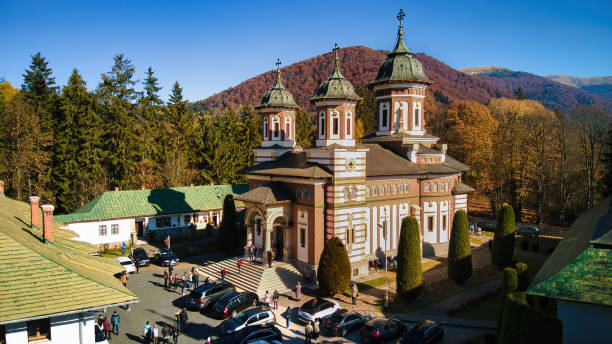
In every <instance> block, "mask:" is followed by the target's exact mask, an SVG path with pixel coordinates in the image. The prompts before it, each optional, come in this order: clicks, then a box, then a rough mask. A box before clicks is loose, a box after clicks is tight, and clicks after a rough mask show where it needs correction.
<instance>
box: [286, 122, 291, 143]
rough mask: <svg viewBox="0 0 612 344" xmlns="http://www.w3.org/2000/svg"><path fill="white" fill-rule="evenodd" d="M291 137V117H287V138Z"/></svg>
mask: <svg viewBox="0 0 612 344" xmlns="http://www.w3.org/2000/svg"><path fill="white" fill-rule="evenodd" d="M291 138H292V137H291V117H285V140H287V139H291Z"/></svg>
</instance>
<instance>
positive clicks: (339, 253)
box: [317, 237, 351, 296]
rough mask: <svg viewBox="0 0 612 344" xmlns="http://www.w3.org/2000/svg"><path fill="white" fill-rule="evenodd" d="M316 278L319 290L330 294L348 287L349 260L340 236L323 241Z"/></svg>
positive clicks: (349, 275) (349, 280)
mask: <svg viewBox="0 0 612 344" xmlns="http://www.w3.org/2000/svg"><path fill="white" fill-rule="evenodd" d="M317 280H318V281H319V287H320V289H321V292H322V293H324V294H327V295H330V296H333V295H336V294H340V293H342V291H344V290H345V289H347V288H349V287H350V282H351V262H350V260H349V256H348V252H347V251H346V247H344V244H343V243H342V240H340V238H338V237H333V238H331V239H329V240H327V242H326V243H325V246H324V247H323V252H322V253H321V259H320V260H319V268H318V271H317Z"/></svg>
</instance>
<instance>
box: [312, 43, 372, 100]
mask: <svg viewBox="0 0 612 344" xmlns="http://www.w3.org/2000/svg"><path fill="white" fill-rule="evenodd" d="M334 52H335V53H336V57H335V59H334V70H333V71H332V73H331V75H330V76H329V78H327V80H325V81H323V83H322V84H321V86H319V88H318V89H317V90H316V91H315V94H314V95H313V96H312V97H310V100H311V101H317V100H332V99H339V100H354V101H357V100H360V99H361V97H360V96H358V95H357V93H355V89H354V88H353V84H351V82H350V81H348V80H347V79H346V78H345V77H344V76H343V75H342V72H341V71H340V59H339V58H338V45H337V44H336V47H335V48H334Z"/></svg>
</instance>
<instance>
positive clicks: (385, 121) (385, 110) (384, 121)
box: [379, 103, 389, 130]
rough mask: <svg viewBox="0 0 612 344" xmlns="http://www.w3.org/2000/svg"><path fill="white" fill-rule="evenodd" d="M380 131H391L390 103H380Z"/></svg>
mask: <svg viewBox="0 0 612 344" xmlns="http://www.w3.org/2000/svg"><path fill="white" fill-rule="evenodd" d="M379 116H380V119H379V120H380V122H379V123H380V130H383V129H389V103H380V115H379Z"/></svg>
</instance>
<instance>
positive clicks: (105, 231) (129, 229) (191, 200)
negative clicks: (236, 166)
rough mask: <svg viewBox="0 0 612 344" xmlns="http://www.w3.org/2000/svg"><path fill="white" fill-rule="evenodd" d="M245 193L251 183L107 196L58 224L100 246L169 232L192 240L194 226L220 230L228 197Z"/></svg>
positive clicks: (134, 240) (66, 217)
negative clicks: (225, 199) (189, 236)
mask: <svg viewBox="0 0 612 344" xmlns="http://www.w3.org/2000/svg"><path fill="white" fill-rule="evenodd" d="M245 191H248V185H247V184H232V185H203V186H186V187H174V188H167V189H146V190H122V191H119V190H116V191H107V192H104V193H103V194H101V195H100V196H98V197H97V198H95V199H94V200H92V201H91V202H89V203H88V204H86V205H85V206H83V207H82V208H81V209H79V210H77V211H75V212H74V213H72V214H67V215H56V216H55V220H56V221H58V222H62V223H64V225H65V227H66V228H67V229H69V230H71V231H74V232H75V233H77V234H78V236H79V238H78V239H79V240H82V241H86V242H88V243H91V244H93V245H97V246H101V245H109V246H117V245H120V244H121V243H122V242H126V243H136V240H137V238H139V237H146V238H152V239H154V240H159V239H161V237H162V234H163V235H165V234H166V233H168V234H172V235H180V234H185V235H189V232H190V231H189V229H191V228H192V227H193V228H194V229H203V228H205V227H206V226H207V225H208V224H211V225H212V226H215V227H216V226H218V225H219V223H220V222H221V220H222V218H223V200H224V198H225V196H226V195H228V194H232V195H236V194H240V193H243V192H245ZM183 230H184V231H183Z"/></svg>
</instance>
